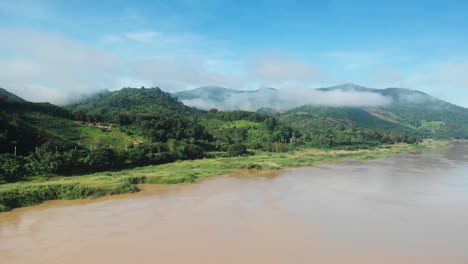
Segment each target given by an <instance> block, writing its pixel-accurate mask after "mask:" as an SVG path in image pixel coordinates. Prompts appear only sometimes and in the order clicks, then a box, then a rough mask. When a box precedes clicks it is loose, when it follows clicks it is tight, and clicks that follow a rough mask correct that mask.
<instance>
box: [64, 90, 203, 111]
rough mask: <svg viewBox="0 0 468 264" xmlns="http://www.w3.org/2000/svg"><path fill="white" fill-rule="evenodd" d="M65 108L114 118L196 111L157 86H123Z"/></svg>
mask: <svg viewBox="0 0 468 264" xmlns="http://www.w3.org/2000/svg"><path fill="white" fill-rule="evenodd" d="M66 108H67V109H69V110H71V111H73V112H75V113H76V114H86V115H88V116H90V115H92V116H100V117H104V118H105V119H106V118H107V119H109V118H116V117H117V116H118V115H119V114H129V115H151V114H163V113H169V112H179V113H184V112H193V111H196V110H194V109H191V108H189V107H187V106H185V105H184V104H183V103H181V102H180V101H179V100H177V99H176V98H174V97H172V96H171V95H170V94H169V93H166V92H163V91H162V90H161V89H159V88H123V89H121V90H117V91H112V92H109V91H105V92H102V93H99V94H96V95H94V96H91V97H88V98H86V99H84V100H82V101H80V102H78V103H74V104H71V105H68V106H67V107H66Z"/></svg>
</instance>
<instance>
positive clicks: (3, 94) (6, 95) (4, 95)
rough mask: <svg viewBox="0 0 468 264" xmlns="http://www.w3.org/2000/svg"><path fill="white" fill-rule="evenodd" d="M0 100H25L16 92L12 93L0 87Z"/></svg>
mask: <svg viewBox="0 0 468 264" xmlns="http://www.w3.org/2000/svg"><path fill="white" fill-rule="evenodd" d="M0 100H2V101H10V102H24V101H25V100H24V99H23V98H21V97H19V96H17V95H16V94H12V93H10V92H8V91H7V90H5V89H3V88H1V87H0Z"/></svg>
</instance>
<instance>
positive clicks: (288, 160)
mask: <svg viewBox="0 0 468 264" xmlns="http://www.w3.org/2000/svg"><path fill="white" fill-rule="evenodd" d="M447 146H448V142H447V141H432V142H423V143H420V144H392V145H383V146H380V147H376V148H372V149H361V150H318V149H306V150H300V151H293V152H286V153H278V152H266V151H258V152H256V153H255V155H248V156H238V157H213V158H206V159H198V160H184V161H177V162H174V163H169V164H162V165H155V166H146V167H138V168H133V169H126V170H122V171H116V172H100V173H93V174H87V175H81V176H76V177H66V176H57V177H52V178H47V179H42V180H41V179H36V180H32V181H26V182H16V183H8V184H2V185H0V210H1V211H8V210H11V209H13V208H18V207H25V206H30V205H35V204H39V203H42V202H44V201H48V200H56V199H85V198H96V197H100V196H104V195H113V194H121V193H131V192H138V191H140V190H139V188H138V184H143V183H150V184H176V183H195V182H196V181H197V180H198V179H201V178H205V177H210V176H216V175H223V174H229V173H235V172H236V171H239V170H242V169H253V170H271V169H282V168H289V167H300V166H311V165H314V164H317V163H320V162H332V161H336V160H340V159H344V158H355V159H359V160H370V159H374V158H380V157H386V156H390V155H394V154H398V153H404V152H419V151H425V150H430V149H435V148H445V147H447Z"/></svg>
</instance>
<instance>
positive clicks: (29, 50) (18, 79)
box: [0, 28, 120, 104]
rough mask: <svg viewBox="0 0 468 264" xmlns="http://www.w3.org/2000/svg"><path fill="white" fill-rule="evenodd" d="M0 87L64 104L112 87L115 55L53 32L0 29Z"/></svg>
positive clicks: (116, 64)
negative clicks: (73, 98) (75, 97)
mask: <svg viewBox="0 0 468 264" xmlns="http://www.w3.org/2000/svg"><path fill="white" fill-rule="evenodd" d="M0 35H1V36H2V37H3V38H4V39H5V40H8V41H1V42H0V49H1V50H3V51H5V53H3V54H1V56H0V86H1V87H4V88H6V89H8V90H10V91H11V92H13V93H16V94H17V95H19V96H21V97H23V98H25V99H27V100H31V101H48V102H53V103H58V104H62V103H67V102H68V100H69V99H70V98H71V97H73V96H74V95H78V94H85V93H91V92H94V91H96V90H102V89H105V88H108V87H112V85H113V84H114V81H115V80H114V78H115V76H117V75H118V74H119V72H120V61H119V59H118V57H117V56H115V55H113V54H111V53H108V52H106V51H103V50H99V49H94V48H90V47H88V46H86V45H84V44H81V43H80V42H76V41H70V40H67V39H64V38H61V37H58V36H56V35H52V34H48V33H42V32H36V31H30V30H12V29H3V28H0Z"/></svg>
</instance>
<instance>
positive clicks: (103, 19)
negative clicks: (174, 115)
mask: <svg viewBox="0 0 468 264" xmlns="http://www.w3.org/2000/svg"><path fill="white" fill-rule="evenodd" d="M466 10H467V5H466V3H463V2H459V1H458V2H454V1H444V2H434V1H431V2H427V1H411V3H408V2H407V1H391V2H385V3H382V2H375V3H374V2H369V1H358V2H355V1H353V2H349V1H325V2H320V3H318V2H313V3H301V2H294V3H291V2H290V1H260V2H256V3H251V2H245V3H240V2H237V1H232V2H224V1H223V2H219V1H177V2H174V1H157V2H153V1H132V2H128V1H100V2H99V3H95V1H78V2H69V1H52V0H50V1H49V0H38V1H27V0H19V1H1V2H0V35H1V36H2V41H0V87H3V88H5V89H7V90H9V91H12V92H14V93H15V94H17V95H19V96H21V97H24V98H25V99H28V100H31V101H51V102H53V103H58V104H65V103H68V102H70V99H71V98H76V97H77V96H79V95H83V94H90V93H94V92H96V91H101V90H104V89H108V90H116V89H120V88H122V87H127V86H129V87H141V86H146V87H149V86H158V87H160V88H162V89H163V90H165V91H169V92H173V91H180V90H186V89H190V88H196V87H200V86H205V85H218V86H223V87H227V88H232V89H242V90H254V89H257V88H260V87H274V88H277V89H280V90H281V91H283V92H287V95H288V96H291V97H293V96H295V95H296V94H299V93H302V91H303V90H307V89H311V88H317V87H326V86H332V85H336V84H339V83H345V82H354V83H358V84H361V85H364V86H367V87H374V88H386V87H405V88H410V89H415V90H421V91H423V92H426V93H428V94H430V95H433V96H434V97H437V98H440V99H443V100H446V101H450V102H454V103H456V104H458V105H461V106H465V107H466V106H468V77H467V75H466V72H468V59H467V58H468V51H467V48H466V45H465V43H467V42H468V40H467V38H468V37H467V36H468V34H467V33H468V32H467V28H468V22H467V20H466ZM339 96H340V95H339V94H338V95H337V98H333V99H331V100H330V103H331V104H332V105H333V104H335V103H336V104H338V105H343V101H342V99H340V98H339ZM361 99H363V98H353V97H352V96H351V97H349V98H348V100H347V102H345V103H344V104H351V105H355V104H359V105H360V103H359V101H360V100H361ZM314 100H315V99H314ZM323 100H325V101H329V100H328V98H324V99H323ZM364 101H369V100H364ZM377 101H379V99H378V100H377ZM383 103H384V102H383Z"/></svg>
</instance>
